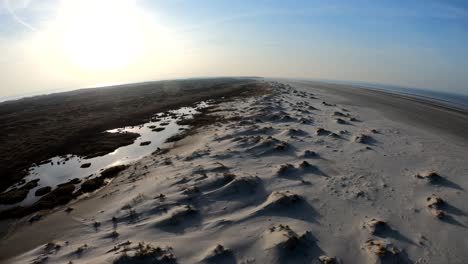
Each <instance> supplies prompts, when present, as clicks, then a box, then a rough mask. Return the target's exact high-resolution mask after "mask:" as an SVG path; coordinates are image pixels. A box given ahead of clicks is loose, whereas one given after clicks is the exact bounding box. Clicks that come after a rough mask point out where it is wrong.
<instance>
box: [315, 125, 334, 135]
mask: <svg viewBox="0 0 468 264" xmlns="http://www.w3.org/2000/svg"><path fill="white" fill-rule="evenodd" d="M331 133H332V132H331V131H329V130H326V129H324V128H321V127H319V128H317V129H316V130H315V134H316V135H317V136H328V135H330V134H331Z"/></svg>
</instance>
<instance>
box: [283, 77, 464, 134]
mask: <svg viewBox="0 0 468 264" xmlns="http://www.w3.org/2000/svg"><path fill="white" fill-rule="evenodd" d="M285 82H286V83H291V84H296V85H299V86H302V87H313V88H314V89H322V90H324V91H328V92H331V93H333V94H336V95H339V96H341V97H343V100H342V101H341V102H342V103H346V104H349V105H354V106H363V107H368V108H372V109H375V110H379V111H380V112H382V113H383V114H384V115H385V116H386V117H388V118H390V119H392V120H397V121H402V122H405V123H407V124H408V125H414V126H416V125H417V126H422V127H425V128H427V129H435V130H436V131H439V132H440V133H441V135H443V136H446V134H447V133H448V134H449V135H453V136H456V137H459V138H461V139H463V140H465V141H467V140H468V111H466V110H464V109H460V108H455V107H453V106H450V105H446V104H442V103H437V102H434V101H429V100H424V99H420V98H415V97H410V96H405V95H398V94H395V93H389V92H383V91H375V90H369V89H364V88H358V87H353V86H350V85H339V84H326V83H320V82H312V81H285Z"/></svg>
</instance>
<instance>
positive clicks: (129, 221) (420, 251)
mask: <svg viewBox="0 0 468 264" xmlns="http://www.w3.org/2000/svg"><path fill="white" fill-rule="evenodd" d="M267 83H268V85H269V86H270V87H271V93H269V94H266V95H258V96H253V97H250V98H244V99H242V100H235V101H227V102H223V103H221V104H219V105H217V106H215V108H214V109H212V111H211V112H210V115H217V116H220V117H222V118H218V119H219V120H220V121H219V122H216V123H214V124H212V125H208V126H204V127H200V128H198V129H197V131H196V133H193V134H191V135H189V136H188V137H186V138H183V139H182V140H179V141H176V142H171V143H167V144H166V145H165V146H164V149H160V150H158V151H155V152H154V153H153V155H151V156H148V157H145V158H143V159H142V160H140V161H138V162H135V163H134V164H132V165H131V166H130V167H129V168H126V169H125V170H124V171H122V172H120V174H118V176H117V177H115V178H112V179H111V180H110V181H109V183H108V184H107V186H105V187H104V188H102V189H100V190H97V191H94V192H91V193H87V194H86V195H84V196H82V197H81V198H79V199H78V200H74V201H72V202H71V204H68V205H65V206H63V207H57V208H56V209H54V210H51V211H49V212H42V217H41V218H40V219H38V221H35V222H33V223H32V224H31V223H29V222H28V220H29V218H24V219H21V220H19V221H18V222H17V223H16V224H15V226H14V228H13V229H12V230H11V232H10V233H9V234H8V235H7V236H5V237H4V238H2V241H1V242H0V256H1V257H2V260H3V261H4V262H5V263H68V262H70V261H71V262H72V263H239V264H240V263H245V264H246V263H327V264H330V263H464V262H466V259H467V258H468V252H467V251H466V248H468V241H467V240H466V237H467V236H468V213H467V212H468V205H467V204H466V203H465V201H466V200H467V199H468V195H467V193H466V191H465V190H466V188H468V184H467V180H466V177H467V176H468V175H467V172H468V164H467V162H466V161H467V157H468V152H467V149H468V148H467V146H468V141H467V140H466V139H462V138H460V137H457V138H454V137H452V136H451V135H450V133H448V132H447V134H441V133H440V131H438V130H431V129H427V127H426V126H420V125H419V124H418V123H413V124H411V125H408V123H406V122H400V121H399V120H398V119H396V118H394V117H393V116H392V118H388V117H387V114H386V112H385V111H380V109H379V108H378V107H376V108H374V109H370V108H367V107H364V106H361V105H360V103H359V101H353V102H354V103H350V102H349V101H347V99H346V97H345V94H344V95H341V94H339V92H337V91H338V90H339V89H338V88H336V89H335V90H333V92H330V91H328V90H327V89H326V87H325V88H324V87H316V86H315V84H313V83H304V82H292V81H291V82H287V81H281V82H277V81H273V80H271V81H267ZM381 96H385V95H381ZM380 100H382V98H380ZM391 102H392V99H391V98H389V99H388V103H391ZM408 107H409V106H408ZM418 107H419V106H418ZM384 110H385V109H384ZM428 111H429V110H428ZM433 111H437V109H435V110H433ZM68 207H71V208H72V209H73V210H68V212H66V211H67V210H66V209H67V208H68Z"/></svg>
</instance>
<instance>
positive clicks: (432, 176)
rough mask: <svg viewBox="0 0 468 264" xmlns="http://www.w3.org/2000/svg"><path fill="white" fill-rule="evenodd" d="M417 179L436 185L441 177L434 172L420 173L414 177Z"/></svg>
mask: <svg viewBox="0 0 468 264" xmlns="http://www.w3.org/2000/svg"><path fill="white" fill-rule="evenodd" d="M416 178H418V179H424V180H426V181H427V182H428V183H437V182H439V181H441V180H442V176H440V175H439V174H438V173H437V172H434V171H426V172H422V173H418V174H417V175H416Z"/></svg>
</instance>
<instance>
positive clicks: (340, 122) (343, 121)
mask: <svg viewBox="0 0 468 264" xmlns="http://www.w3.org/2000/svg"><path fill="white" fill-rule="evenodd" d="M335 122H336V123H337V124H340V125H346V124H348V122H346V121H345V120H343V119H341V118H335Z"/></svg>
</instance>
